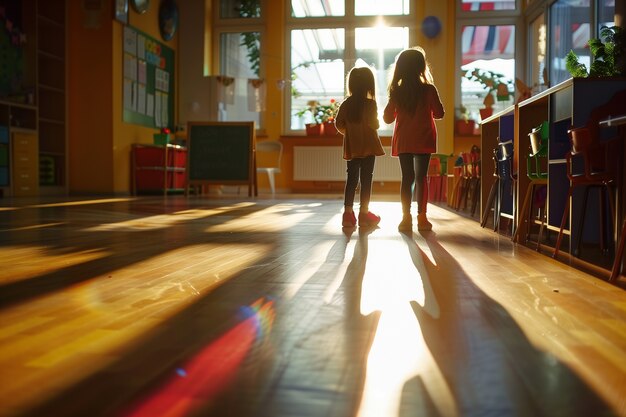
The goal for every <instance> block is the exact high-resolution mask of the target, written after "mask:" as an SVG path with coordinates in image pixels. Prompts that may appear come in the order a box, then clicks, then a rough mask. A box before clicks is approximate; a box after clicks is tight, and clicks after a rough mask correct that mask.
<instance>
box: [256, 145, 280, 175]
mask: <svg viewBox="0 0 626 417" xmlns="http://www.w3.org/2000/svg"><path fill="white" fill-rule="evenodd" d="M256 153H257V166H258V167H259V168H280V163H281V159H282V157H283V144H282V143H281V142H279V141H277V140H265V141H262V142H257V143H256Z"/></svg>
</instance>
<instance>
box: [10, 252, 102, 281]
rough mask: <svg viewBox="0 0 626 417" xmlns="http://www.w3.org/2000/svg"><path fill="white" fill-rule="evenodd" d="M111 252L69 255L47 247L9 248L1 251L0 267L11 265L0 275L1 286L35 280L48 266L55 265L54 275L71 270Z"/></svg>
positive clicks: (51, 269) (51, 270)
mask: <svg viewBox="0 0 626 417" xmlns="http://www.w3.org/2000/svg"><path fill="white" fill-rule="evenodd" d="M108 255H109V251H107V250H105V249H87V250H82V251H75V252H71V253H67V252H66V251H61V252H59V253H56V252H55V251H54V250H51V248H48V247H45V246H9V247H3V248H2V250H0V265H8V264H9V263H10V264H11V269H10V270H9V271H8V272H5V273H3V274H0V284H9V283H12V282H18V281H23V280H27V279H31V278H35V277H36V276H37V274H39V273H40V272H41V269H42V268H43V267H44V266H46V265H55V266H56V269H53V268H50V269H49V272H48V273H52V272H54V271H56V270H59V269H60V268H61V267H62V268H64V269H65V268H70V267H72V266H74V265H80V264H82V263H85V262H91V261H95V260H97V259H101V258H105V257H106V256H108Z"/></svg>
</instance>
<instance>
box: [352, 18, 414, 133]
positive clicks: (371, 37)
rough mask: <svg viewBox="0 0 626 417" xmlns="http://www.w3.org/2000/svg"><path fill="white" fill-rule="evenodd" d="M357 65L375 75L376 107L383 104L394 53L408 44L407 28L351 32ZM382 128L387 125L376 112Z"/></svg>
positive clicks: (396, 53)
mask: <svg viewBox="0 0 626 417" xmlns="http://www.w3.org/2000/svg"><path fill="white" fill-rule="evenodd" d="M354 41H355V46H356V64H355V66H357V67H370V68H371V69H372V71H373V72H374V76H375V77H376V102H377V104H378V108H379V110H382V109H383V108H384V106H385V105H387V84H388V82H389V80H390V79H391V77H392V75H393V64H394V62H395V59H396V56H397V55H398V54H399V53H400V52H402V50H404V49H406V48H408V47H409V28H406V27H404V28H399V27H384V28H378V27H374V28H357V29H356V30H355V36H354ZM378 114H379V117H380V126H381V129H382V130H388V129H390V127H389V126H387V125H386V124H385V123H384V122H383V120H382V111H379V112H378Z"/></svg>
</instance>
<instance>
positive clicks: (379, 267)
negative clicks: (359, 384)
mask: <svg viewBox="0 0 626 417" xmlns="http://www.w3.org/2000/svg"><path fill="white" fill-rule="evenodd" d="M410 242H412V240H410V241H409V244H410ZM417 250H419V249H417V245H415V246H410V245H407V243H406V242H403V241H402V240H399V238H385V239H376V238H375V237H374V236H372V237H371V238H370V239H369V242H368V257H367V266H366V269H365V274H364V276H363V293H362V299H361V314H363V315H369V314H371V313H373V312H375V311H380V312H381V317H380V320H379V322H378V328H377V330H376V336H375V338H374V341H373V343H372V347H371V349H370V353H369V356H368V361H367V373H366V379H365V386H364V390H363V397H362V401H361V405H360V407H359V413H358V416H359V417H370V416H371V417H377V416H398V415H399V413H400V409H401V406H402V404H403V403H404V402H406V401H411V400H410V399H407V398H403V393H405V392H406V385H407V384H415V380H416V378H419V379H421V381H422V382H423V386H425V387H426V391H428V392H427V393H423V394H424V395H427V396H428V397H429V399H430V400H431V401H432V403H433V404H435V406H436V407H437V409H438V411H439V415H442V416H446V417H452V416H456V415H458V412H457V410H456V405H455V402H454V398H453V396H452V393H451V391H450V389H449V387H448V385H447V383H446V382H445V379H444V378H443V375H442V374H441V370H440V369H439V368H438V365H437V363H436V362H435V360H434V358H433V357H432V354H431V352H430V350H429V349H428V346H427V345H426V343H425V341H424V338H423V335H422V331H421V327H420V324H419V322H418V320H417V317H416V316H415V313H414V312H413V309H412V308H411V304H410V303H411V302H412V301H416V302H417V303H419V304H420V305H421V306H428V307H429V308H430V309H431V310H432V309H433V307H431V306H433V305H434V306H437V307H436V311H437V313H436V314H438V304H437V301H436V300H434V299H433V300H427V299H425V298H426V296H428V297H431V298H434V294H433V292H432V290H431V289H430V284H429V278H428V277H427V276H422V273H426V270H425V268H424V267H423V265H421V264H419V265H418V264H416V263H415V256H414V255H415V251H417ZM407 251H408V252H409V253H411V252H413V253H411V256H406V255H407ZM425 309H426V307H425ZM430 314H432V312H430Z"/></svg>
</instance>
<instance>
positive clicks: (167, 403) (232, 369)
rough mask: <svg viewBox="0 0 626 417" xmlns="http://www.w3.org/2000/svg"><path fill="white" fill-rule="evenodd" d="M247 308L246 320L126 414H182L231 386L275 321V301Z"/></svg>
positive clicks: (170, 416) (172, 416)
mask: <svg viewBox="0 0 626 417" xmlns="http://www.w3.org/2000/svg"><path fill="white" fill-rule="evenodd" d="M243 310H244V312H245V313H246V317H247V318H246V319H245V320H244V321H242V322H241V323H239V324H238V325H237V326H235V327H233V328H232V329H231V330H229V331H228V332H226V333H225V334H224V335H222V336H221V337H220V338H219V339H217V340H215V341H214V342H213V343H211V344H210V345H209V346H207V347H206V348H204V349H203V350H202V351H200V352H199V353H198V354H197V355H196V356H195V357H194V358H192V359H191V360H190V361H189V362H188V363H187V364H185V366H183V367H182V368H179V369H177V370H176V376H174V377H173V379H172V380H170V381H169V382H167V383H166V384H165V385H164V386H163V387H161V388H160V389H158V390H157V391H156V392H154V393H153V394H151V395H150V396H149V397H148V398H147V399H145V400H144V401H142V402H141V403H140V404H138V405H136V406H135V407H134V408H133V409H132V410H131V411H130V412H129V413H127V414H124V415H125V416H128V417H154V416H160V417H165V416H167V417H182V416H185V415H188V414H189V413H190V412H192V411H193V410H195V409H196V408H198V407H200V406H202V405H203V404H205V403H206V402H207V401H209V400H210V399H211V398H214V397H215V396H216V395H218V394H219V393H220V392H221V391H223V390H224V389H225V388H227V387H228V385H229V384H230V383H231V382H232V380H233V378H234V376H235V374H236V371H237V369H238V368H239V365H240V364H241V362H242V361H243V360H244V358H245V357H246V355H247V353H248V351H249V349H250V347H251V346H252V344H253V343H254V341H255V340H256V339H257V337H263V336H266V335H267V334H269V332H270V331H271V327H272V322H273V320H274V310H273V302H272V301H267V302H265V301H264V300H263V299H259V300H257V301H255V302H254V303H253V304H252V305H251V306H249V307H245V308H244V309H243Z"/></svg>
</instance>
